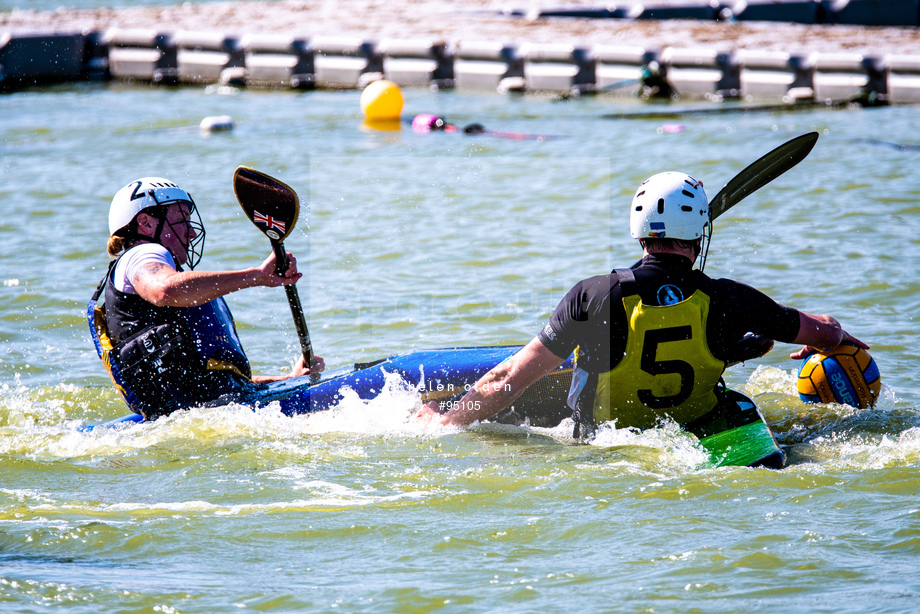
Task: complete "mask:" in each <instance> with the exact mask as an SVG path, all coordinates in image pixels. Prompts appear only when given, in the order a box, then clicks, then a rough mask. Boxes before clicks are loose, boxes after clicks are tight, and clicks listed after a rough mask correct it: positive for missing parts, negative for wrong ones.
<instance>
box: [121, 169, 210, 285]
mask: <svg viewBox="0 0 920 614" xmlns="http://www.w3.org/2000/svg"><path fill="white" fill-rule="evenodd" d="M175 203H185V204H186V205H187V206H188V212H189V218H188V219H187V220H186V222H185V223H186V224H188V227H189V229H190V231H192V233H191V234H189V235H187V236H188V237H189V239H188V242H187V244H186V245H185V262H186V263H187V264H188V267H189V268H190V269H194V268H195V265H197V264H198V262H199V261H200V260H201V255H202V253H203V252H204V237H205V231H204V225H203V224H202V223H201V216H200V215H199V214H198V208H197V207H196V206H195V201H194V200H192V195H191V194H189V193H188V192H186V191H185V190H183V189H182V188H180V187H179V186H177V185H176V184H175V183H173V182H172V181H169V180H168V179H163V178H162V177H144V178H142V179H137V180H135V181H132V182H131V183H129V184H128V185H126V186H125V187H123V188H122V189H120V190H118V192H116V193H115V196H114V198H112V206H111V207H110V208H109V234H110V235H113V236H121V237H127V236H130V234H131V230H130V226H131V222H132V221H133V220H134V218H135V217H136V216H137V214H138V213H140V212H141V211H143V210H144V209H149V208H151V207H167V206H169V205H172V204H175ZM164 224H169V225H170V227H172V224H170V223H169V222H167V221H166V216H165V214H164V215H162V216H160V223H159V226H158V227H157V230H156V234H155V235H154V237H152V238H153V240H154V241H159V240H160V232H161V231H162V230H163V225H164ZM192 235H194V236H192ZM173 256H177V254H173Z"/></svg>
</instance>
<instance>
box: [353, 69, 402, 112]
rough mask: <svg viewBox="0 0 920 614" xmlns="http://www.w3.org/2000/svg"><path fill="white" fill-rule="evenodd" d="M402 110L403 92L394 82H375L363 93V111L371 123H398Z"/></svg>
mask: <svg viewBox="0 0 920 614" xmlns="http://www.w3.org/2000/svg"><path fill="white" fill-rule="evenodd" d="M402 108H403V95H402V91H400V89H399V86H398V85H396V84H395V83H393V82H392V81H387V80H385V79H381V80H379V81H374V82H373V83H371V84H369V85H368V86H367V87H365V88H364V91H363V92H361V111H362V112H364V117H365V118H366V119H367V120H368V121H370V122H387V121H398V120H399V114H400V113H402Z"/></svg>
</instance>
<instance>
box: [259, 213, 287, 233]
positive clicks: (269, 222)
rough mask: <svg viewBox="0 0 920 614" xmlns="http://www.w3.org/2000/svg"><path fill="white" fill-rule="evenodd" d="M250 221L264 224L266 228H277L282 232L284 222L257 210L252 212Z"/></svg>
mask: <svg viewBox="0 0 920 614" xmlns="http://www.w3.org/2000/svg"><path fill="white" fill-rule="evenodd" d="M252 221H253V222H255V223H256V224H262V225H264V226H265V228H266V230H275V229H278V230H280V231H281V232H282V234H283V233H284V222H282V221H281V220H277V219H275V218H273V217H272V216H270V215H265V214H264V213H259V212H258V211H253V212H252Z"/></svg>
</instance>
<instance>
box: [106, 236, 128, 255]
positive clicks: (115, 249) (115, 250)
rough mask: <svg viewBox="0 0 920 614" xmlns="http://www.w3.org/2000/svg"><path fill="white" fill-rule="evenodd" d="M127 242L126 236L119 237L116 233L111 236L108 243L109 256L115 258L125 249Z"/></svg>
mask: <svg viewBox="0 0 920 614" xmlns="http://www.w3.org/2000/svg"><path fill="white" fill-rule="evenodd" d="M127 244H128V240H127V239H126V238H124V237H117V236H115V235H112V236H110V237H109V245H108V249H109V256H111V257H112V258H114V257H115V256H117V255H118V254H120V253H121V252H123V251H124V250H125V247H126V245H127Z"/></svg>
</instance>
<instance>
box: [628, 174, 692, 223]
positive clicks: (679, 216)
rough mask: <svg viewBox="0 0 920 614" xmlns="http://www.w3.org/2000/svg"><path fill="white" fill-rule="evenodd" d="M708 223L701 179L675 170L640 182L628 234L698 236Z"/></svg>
mask: <svg viewBox="0 0 920 614" xmlns="http://www.w3.org/2000/svg"><path fill="white" fill-rule="evenodd" d="M708 225H709V200H708V199H707V198H706V192H704V191H703V182H702V181H697V180H696V179H694V178H693V177H691V176H690V175H687V174H684V173H677V172H673V171H671V172H666V173H658V174H657V175H653V176H651V177H649V178H648V179H646V180H645V181H643V182H642V185H640V186H639V189H638V190H637V191H636V195H635V196H634V197H633V200H632V208H631V210H630V213H629V234H630V235H632V237H633V238H634V239H685V240H693V239H699V238H700V237H702V236H703V234H704V232H705V230H706V227H707V226H708Z"/></svg>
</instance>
